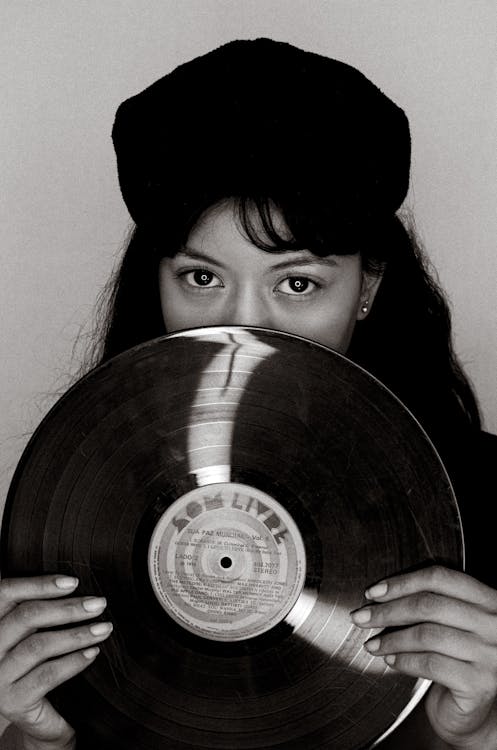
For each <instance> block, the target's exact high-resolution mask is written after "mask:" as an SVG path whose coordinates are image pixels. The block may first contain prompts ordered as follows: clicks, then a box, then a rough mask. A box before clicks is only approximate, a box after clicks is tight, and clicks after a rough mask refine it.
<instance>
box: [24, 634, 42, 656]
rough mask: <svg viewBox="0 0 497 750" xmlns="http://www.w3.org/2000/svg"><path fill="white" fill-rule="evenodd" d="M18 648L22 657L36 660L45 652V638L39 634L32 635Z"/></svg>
mask: <svg viewBox="0 0 497 750" xmlns="http://www.w3.org/2000/svg"><path fill="white" fill-rule="evenodd" d="M20 648H21V655H22V656H27V657H28V658H29V659H30V660H37V659H39V658H40V657H42V656H43V655H44V653H45V651H46V637H45V636H43V635H41V634H39V633H37V634H36V635H32V636H30V637H29V638H25V640H24V641H23V642H22V644H21V647H20Z"/></svg>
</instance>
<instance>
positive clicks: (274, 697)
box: [2, 327, 463, 750]
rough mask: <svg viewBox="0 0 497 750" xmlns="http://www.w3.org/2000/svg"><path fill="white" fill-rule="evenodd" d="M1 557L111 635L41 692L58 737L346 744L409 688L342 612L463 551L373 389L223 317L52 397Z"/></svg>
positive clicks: (10, 507)
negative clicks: (74, 586)
mask: <svg viewBox="0 0 497 750" xmlns="http://www.w3.org/2000/svg"><path fill="white" fill-rule="evenodd" d="M441 529H443V530H444V534H441V533H440V530H441ZM2 557H3V565H4V571H5V574H10V575H26V574H35V573H42V572H55V571H60V572H65V573H72V574H75V575H77V576H78V577H79V578H80V582H81V583H80V587H79V590H78V593H80V594H83V595H90V594H91V595H100V594H101V595H105V596H106V597H107V600H108V604H109V606H108V610H107V611H106V613H105V618H109V619H111V620H112V621H113V622H114V626H115V630H114V634H113V636H112V637H111V639H110V640H109V641H108V642H106V643H105V644H103V646H102V654H101V655H100V656H99V657H98V658H97V660H96V661H95V663H94V664H93V665H92V666H91V667H90V668H89V669H88V670H86V671H85V672H84V673H83V674H82V675H80V676H78V677H77V678H75V679H74V680H72V681H71V682H70V683H68V684H67V685H64V686H63V688H62V689H59V690H57V691H55V693H54V695H53V700H54V702H55V704H56V706H57V708H58V709H59V710H60V711H61V712H62V713H63V715H64V716H66V718H67V719H68V720H69V721H70V723H71V724H72V725H73V726H74V727H75V728H76V731H77V736H78V747H82V748H90V747H95V746H99V747H105V748H114V747H115V748H117V747H119V748H120V749H122V748H124V749H126V748H129V750H131V749H133V750H155V749H157V750H163V749H164V748H170V749H171V750H173V749H174V750H202V749H203V748H210V749H211V750H272V749H274V750H276V749H278V750H301V748H303V747H305V748H309V750H317V748H333V749H334V750H359V749H362V748H365V747H368V746H372V744H373V743H374V742H375V741H376V740H377V739H378V738H379V737H381V736H382V735H383V734H384V733H386V732H388V730H389V728H391V727H392V725H393V724H394V723H395V722H396V720H397V719H398V717H399V716H403V714H405V713H406V712H407V711H408V710H409V709H410V708H411V707H412V706H413V705H414V704H415V703H416V702H417V701H419V699H420V698H421V697H422V695H423V693H424V691H425V690H426V688H427V683H425V682H423V681H420V682H417V681H416V680H414V679H412V678H408V677H405V676H402V675H400V674H396V673H395V672H394V671H392V670H390V669H389V668H388V667H386V665H385V663H384V661H383V659H381V658H374V657H372V656H370V655H369V654H368V653H367V652H366V651H365V650H364V648H363V643H364V641H365V640H366V639H367V638H369V637H370V636H371V635H372V633H373V631H366V632H364V631H362V630H360V629H359V628H356V627H354V626H353V625H352V624H351V621H350V617H349V612H350V611H351V610H352V609H355V608H357V607H359V606H360V605H361V604H362V603H363V592H364V589H365V588H366V587H367V585H370V584H372V583H373V582H375V581H378V580H380V579H381V578H383V577H385V576H388V575H392V574H394V573H397V572H400V571H402V570H408V569H411V568H413V567H415V566H419V565H423V564H428V563H432V562H433V561H437V562H441V563H449V564H451V565H452V566H457V567H462V565H463V543H462V532H461V528H460V522H459V514H458V510H457V505H456V502H455V499H454V497H453V494H452V490H451V487H450V483H449V481H448V478H447V475H446V473H445V470H444V468H443V466H442V465H441V463H440V460H439V458H438V456H437V454H436V452H435V451H434V449H433V447H432V445H431V443H430V441H429V440H428V438H427V437H426V436H425V434H424V432H423V431H422V430H421V428H420V427H419V425H418V424H417V423H416V421H415V420H414V418H413V417H412V416H411V415H410V414H409V412H408V411H407V410H406V409H405V408H404V407H403V406H402V405H401V404H400V403H399V401H398V400H397V399H396V398H395V397H394V396H393V395H392V394H391V393H390V392H389V391H388V390H387V389H385V388H384V387H383V386H381V385H380V384H379V383H378V382H377V381H376V380H375V379H374V378H372V377H371V376H370V375H368V374H367V373H366V372H364V371H363V370H362V369H360V368H359V367H357V366H355V365H354V364H352V363H351V362H350V361H349V360H347V359H346V358H345V357H343V356H341V355H339V354H336V353H334V352H332V351H330V350H328V349H325V348H324V347H321V346H319V345H317V344H313V343H312V342H309V341H306V340H304V339H299V338H297V337H294V336H290V335H288V334H283V333H279V332H275V331H269V330H263V329H254V328H251V329H246V328H241V327H222V328H208V329H196V330H194V331H186V332H182V333H178V334H173V335H171V336H167V337H164V338H161V339H157V340H155V341H153V342H150V343H147V344H144V345H142V346H140V347H136V348H135V349H133V350H130V351H129V352H126V353H124V354H122V355H120V356H119V357H116V358H115V359H114V360H112V361H111V362H109V363H108V364H106V365H104V366H102V367H100V368H98V369H96V370H95V371H93V372H92V373H90V374H89V375H88V376H86V377H85V378H83V379H82V380H81V381H80V382H79V383H78V384H77V385H76V386H75V387H74V388H72V389H71V390H70V391H69V392H68V394H66V395H65V396H64V397H63V398H62V399H61V400H60V402H59V403H58V404H56V406H55V407H54V408H53V409H52V411H51V412H50V414H49V415H48V416H47V417H46V419H45V420H44V421H43V423H42V425H41V426H40V428H39V429H38V430H37V432H36V433H35V435H34V437H33V439H32V440H31V442H30V444H29V445H28V447H27V449H26V451H25V453H24V455H23V457H22V459H21V462H20V464H19V467H18V470H17V472H16V475H15V477H14V480H13V482H12V486H11V490H10V492H9V497H8V500H7V506H6V512H5V517H4V524H3V528H2ZM81 706H85V709H84V710H83V711H82V710H81Z"/></svg>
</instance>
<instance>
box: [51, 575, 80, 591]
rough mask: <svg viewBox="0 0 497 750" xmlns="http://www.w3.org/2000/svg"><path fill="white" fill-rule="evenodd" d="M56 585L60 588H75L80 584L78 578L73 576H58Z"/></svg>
mask: <svg viewBox="0 0 497 750" xmlns="http://www.w3.org/2000/svg"><path fill="white" fill-rule="evenodd" d="M55 585H56V586H57V588H58V589H73V588H74V587H75V586H77V585H78V579H77V578H72V577H71V576H58V577H57V578H56V579H55Z"/></svg>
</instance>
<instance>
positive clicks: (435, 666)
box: [423, 654, 440, 680]
mask: <svg viewBox="0 0 497 750" xmlns="http://www.w3.org/2000/svg"><path fill="white" fill-rule="evenodd" d="M439 662H440V660H439V657H438V654H425V655H424V656H423V665H424V668H425V673H426V675H427V676H428V677H430V678H431V679H432V680H435V677H436V675H437V672H438V670H439V666H440V663H439Z"/></svg>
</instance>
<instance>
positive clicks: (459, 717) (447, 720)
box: [352, 566, 497, 750]
mask: <svg viewBox="0 0 497 750" xmlns="http://www.w3.org/2000/svg"><path fill="white" fill-rule="evenodd" d="M366 598H367V599H369V600H370V601H371V604H370V605H369V604H368V605H366V606H364V607H361V609H358V610H356V611H355V612H353V613H352V620H353V622H354V623H355V624H356V625H358V626H359V627H362V628H399V629H398V630H394V631H393V632H388V633H380V634H379V635H376V636H375V637H373V638H371V639H370V640H369V641H367V642H366V643H365V648H366V649H367V650H368V651H369V653H371V654H374V655H375V656H382V657H384V658H385V661H386V663H387V664H388V665H389V666H390V667H391V668H392V669H396V670H398V671H399V672H402V673H403V674H406V675H411V676H413V677H424V678H426V679H428V680H432V681H433V682H434V683H435V684H434V685H432V687H431V689H430V691H429V693H428V697H427V700H426V712H427V715H428V719H429V721H430V723H431V725H432V727H433V729H434V731H435V733H436V734H437V735H438V737H440V738H441V739H442V740H443V741H444V742H446V743H447V744H448V745H450V746H451V747H454V748H457V749H458V750H459V749H460V750H463V749H468V750H469V749H470V748H471V750H473V748H474V749H475V750H476V748H478V750H487V749H490V750H494V748H497V704H496V696H497V591H495V590H494V589H492V588H490V587H489V586H486V585H485V584H483V583H480V582H479V581H477V580H476V579H474V578H471V577H470V576H469V575H466V574H465V573H459V572H457V571H454V570H449V569H448V568H443V567H440V566H433V567H430V568H424V569H422V570H418V571H416V572H414V573H407V574H404V575H399V576H395V577H393V578H388V579H385V580H383V581H381V582H380V583H377V584H375V585H374V586H372V587H371V588H370V589H368V590H367V591H366Z"/></svg>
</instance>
